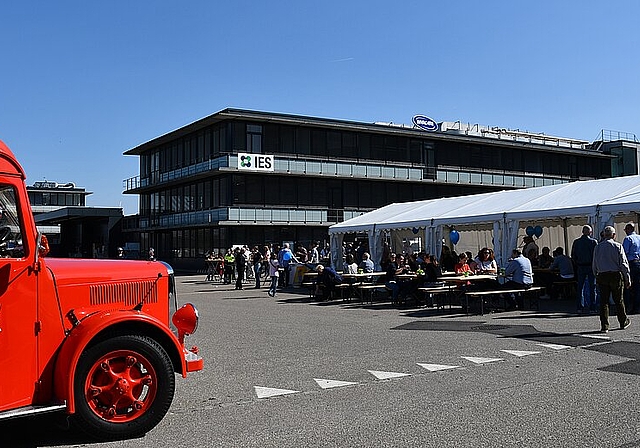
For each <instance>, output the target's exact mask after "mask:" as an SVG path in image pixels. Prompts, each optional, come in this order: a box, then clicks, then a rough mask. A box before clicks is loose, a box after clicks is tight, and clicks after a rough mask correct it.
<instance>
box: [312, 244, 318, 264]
mask: <svg viewBox="0 0 640 448" xmlns="http://www.w3.org/2000/svg"><path fill="white" fill-rule="evenodd" d="M309 253H310V257H309V263H311V264H318V263H320V252H319V251H318V243H313V244H312V245H311V250H310V251H309Z"/></svg>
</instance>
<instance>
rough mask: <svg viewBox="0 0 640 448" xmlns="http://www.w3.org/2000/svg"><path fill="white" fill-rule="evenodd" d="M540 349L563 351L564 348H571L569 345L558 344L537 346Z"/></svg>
mask: <svg viewBox="0 0 640 448" xmlns="http://www.w3.org/2000/svg"><path fill="white" fill-rule="evenodd" d="M538 345H539V346H540V347H546V348H550V349H552V350H564V349H565V348H571V346H570V345H560V344H538Z"/></svg>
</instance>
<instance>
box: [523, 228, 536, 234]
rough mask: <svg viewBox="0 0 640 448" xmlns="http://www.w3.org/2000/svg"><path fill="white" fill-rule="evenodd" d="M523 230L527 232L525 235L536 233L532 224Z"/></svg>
mask: <svg viewBox="0 0 640 448" xmlns="http://www.w3.org/2000/svg"><path fill="white" fill-rule="evenodd" d="M525 232H527V236H533V235H535V234H536V229H534V228H533V226H527V228H526V230H525Z"/></svg>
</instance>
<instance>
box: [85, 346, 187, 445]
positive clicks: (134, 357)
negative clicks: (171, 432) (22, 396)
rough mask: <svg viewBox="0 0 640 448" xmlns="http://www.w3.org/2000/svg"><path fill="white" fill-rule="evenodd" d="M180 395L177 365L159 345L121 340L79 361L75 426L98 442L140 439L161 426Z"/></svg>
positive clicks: (94, 348) (93, 349)
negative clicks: (175, 393) (174, 366)
mask: <svg viewBox="0 0 640 448" xmlns="http://www.w3.org/2000/svg"><path fill="white" fill-rule="evenodd" d="M174 392H175V372H174V370H173V365H172V363H171V360H170V358H169V355H167V352H166V351H165V350H164V349H163V348H162V346H161V345H160V344H159V343H158V342H156V341H154V340H153V339H151V338H148V337H145V336H138V335H123V336H116V337H114V338H112V339H107V340H105V341H103V342H100V343H98V344H96V345H94V346H92V347H90V348H88V349H87V350H85V351H84V352H83V353H82V355H81V356H80V359H79V360H78V367H77V370H76V376H75V381H74V393H75V405H76V413H75V415H74V421H75V422H76V423H77V424H78V425H79V426H80V428H81V429H82V430H84V431H85V432H87V433H88V434H89V435H91V436H92V437H94V438H96V439H98V440H119V439H125V438H134V437H139V436H142V435H143V434H145V433H147V432H149V431H150V430H151V429H152V428H154V427H155V426H156V425H157V424H158V423H160V421H161V420H162V419H163V417H164V416H165V414H166V413H167V411H168V410H169V407H170V406H171V401H172V400H173V394H174Z"/></svg>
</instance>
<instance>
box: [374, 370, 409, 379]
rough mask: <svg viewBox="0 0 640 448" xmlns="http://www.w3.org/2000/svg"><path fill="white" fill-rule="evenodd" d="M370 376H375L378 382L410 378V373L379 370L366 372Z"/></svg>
mask: <svg viewBox="0 0 640 448" xmlns="http://www.w3.org/2000/svg"><path fill="white" fill-rule="evenodd" d="M367 372H369V373H370V374H371V375H373V376H375V377H376V378H378V379H379V380H387V379H389V378H401V377H403V376H411V374H410V373H399V372H382V371H380V370H367Z"/></svg>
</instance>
